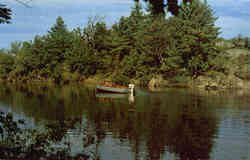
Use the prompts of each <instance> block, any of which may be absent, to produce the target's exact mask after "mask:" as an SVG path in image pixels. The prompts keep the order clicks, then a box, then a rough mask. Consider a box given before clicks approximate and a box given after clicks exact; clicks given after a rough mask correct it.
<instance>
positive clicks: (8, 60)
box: [0, 50, 14, 78]
mask: <svg viewBox="0 0 250 160" xmlns="http://www.w3.org/2000/svg"><path fill="white" fill-rule="evenodd" d="M13 68H14V57H13V56H11V55H9V54H7V53H4V51H3V50H2V51H1V50H0V78H7V76H8V73H10V72H11V71H12V70H13Z"/></svg>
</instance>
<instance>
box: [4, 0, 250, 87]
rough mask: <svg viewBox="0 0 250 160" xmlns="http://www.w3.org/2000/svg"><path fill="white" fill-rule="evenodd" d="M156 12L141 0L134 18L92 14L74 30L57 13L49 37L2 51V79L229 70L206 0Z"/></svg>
mask: <svg viewBox="0 0 250 160" xmlns="http://www.w3.org/2000/svg"><path fill="white" fill-rule="evenodd" d="M154 13H155V12H154V10H153V7H151V5H149V6H148V8H147V9H146V11H145V9H143V8H142V6H141V4H140V2H139V1H137V2H135V6H134V7H133V9H132V11H131V13H130V16H128V17H121V18H120V20H119V21H118V22H116V23H115V24H113V25H112V26H111V27H108V26H107V24H106V23H105V22H104V21H103V20H102V19H101V18H92V19H89V22H88V25H87V26H85V27H83V28H81V27H78V28H75V29H73V30H69V29H67V26H66V24H65V23H64V21H63V19H62V17H58V18H57V20H56V23H55V25H54V26H52V27H51V28H50V30H49V31H48V33H47V34H46V35H37V36H35V38H34V39H33V40H31V41H23V42H13V43H12V44H11V48H10V49H9V50H5V49H1V50H0V78H1V79H3V80H4V79H5V80H8V81H22V82H26V81H37V80H38V81H51V82H56V83H68V82H72V81H75V82H78V81H82V80H84V79H86V78H88V77H91V76H101V77H102V78H104V79H111V80H112V81H114V82H116V83H119V84H128V83H130V82H131V81H133V80H136V81H139V84H140V85H146V84H148V82H149V81H150V80H151V79H152V78H154V77H157V76H159V75H160V76H161V77H163V78H164V79H173V78H174V79H185V77H190V78H191V79H193V78H196V77H198V76H200V75H203V74H205V73H207V72H211V71H213V72H214V71H216V72H220V73H223V74H227V73H228V68H227V66H226V64H225V63H224V62H225V60H226V59H225V58H226V57H225V54H224V47H221V46H219V45H217V44H218V43H219V42H220V41H221V40H222V39H221V38H219V34H220V28H218V27H216V26H215V21H216V20H217V18H216V17H215V16H214V12H213V10H212V9H211V7H210V6H209V5H208V4H207V2H206V1H204V2H201V1H200V0H193V1H192V3H188V2H187V1H185V2H182V3H181V4H180V6H179V9H178V15H173V16H169V17H166V16H165V15H164V14H157V15H156V14H154ZM247 40H248V39H247ZM247 40H246V39H244V42H246V41H247ZM223 41H225V40H223ZM233 41H234V43H235V44H236V43H239V41H238V40H233ZM244 44H247V45H244V46H243V47H246V48H248V47H249V45H248V44H249V42H248V41H247V43H244Z"/></svg>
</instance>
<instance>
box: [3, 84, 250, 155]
mask: <svg viewBox="0 0 250 160" xmlns="http://www.w3.org/2000/svg"><path fill="white" fill-rule="evenodd" d="M0 111H3V112H11V113H13V115H14V118H15V119H25V120H26V122H27V125H28V127H30V128H43V127H44V126H45V125H46V124H50V123H53V122H54V121H60V122H64V121H65V120H68V119H74V120H76V121H77V123H72V125H74V126H75V127H74V128H71V129H68V130H66V131H65V132H66V133H65V137H64V141H67V142H69V143H70V145H71V154H72V155H74V154H78V153H81V152H83V151H84V152H86V151H90V152H92V153H93V154H94V155H98V156H100V159H102V160H118V159H120V160H141V159H143V160H144V159H150V160H158V159H162V160H175V159H181V160H210V159H211V160H237V159H240V160H249V159H250V92H249V94H248V93H243V92H236V91H232V92H227V93H224V94H220V95H214V94H201V93H197V92H195V91H193V90H188V89H163V90H162V91H158V92H152V91H149V90H146V89H137V90H136V95H135V96H134V97H129V96H127V95H119V96H117V95H100V94H98V95H96V94H95V90H94V86H79V85H75V86H65V87H45V86H38V85H36V86H20V85H19V86H13V85H6V84H1V85H0ZM86 135H91V136H92V137H93V138H92V139H86ZM89 141H92V143H93V144H92V145H91V146H88V148H85V145H86V143H87V142H89Z"/></svg>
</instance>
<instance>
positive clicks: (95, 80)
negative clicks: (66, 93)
mask: <svg viewBox="0 0 250 160" xmlns="http://www.w3.org/2000/svg"><path fill="white" fill-rule="evenodd" d="M174 78H176V77H174ZM103 80H111V81H112V79H110V78H107V77H106V78H105V76H103V75H102V76H100V75H96V76H91V77H88V78H82V79H80V80H78V81H70V80H66V81H64V80H61V81H60V82H59V83H56V82H55V81H53V80H52V79H43V80H36V79H26V78H25V80H23V79H21V80H20V79H15V80H13V79H12V80H9V79H0V82H1V83H10V84H21V83H22V84H34V85H37V84H39V85H62V86H63V85H68V84H92V85H97V84H99V83H101V82H102V81H103ZM130 83H133V84H135V85H136V86H139V87H141V88H148V89H150V90H158V89H161V88H193V89H198V90H201V91H227V90H232V89H233V90H250V81H247V80H242V79H240V78H238V77H236V76H234V75H220V76H217V77H209V76H198V77H197V78H191V77H182V80H180V81H174V80H173V77H172V78H170V79H163V78H162V76H161V75H158V76H155V77H154V78H152V79H151V80H150V81H149V82H148V83H147V84H146V85H145V84H144V85H143V84H142V83H141V81H140V80H139V79H132V80H131V82H130Z"/></svg>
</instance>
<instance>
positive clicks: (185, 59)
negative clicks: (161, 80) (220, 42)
mask: <svg viewBox="0 0 250 160" xmlns="http://www.w3.org/2000/svg"><path fill="white" fill-rule="evenodd" d="M216 19H217V18H215V17H213V10H212V9H211V8H210V6H209V5H208V4H207V2H206V1H205V2H201V1H200V0H193V2H192V3H191V4H184V3H182V4H181V9H180V13H179V15H178V16H177V17H171V18H170V20H169V23H171V24H172V26H174V30H173V31H172V32H171V33H172V35H171V36H170V37H172V39H171V40H170V41H171V43H172V44H173V43H175V44H177V45H176V47H175V48H176V51H175V53H173V54H174V55H179V56H180V57H181V61H178V63H179V65H180V66H181V67H182V68H185V69H187V70H188V71H189V73H191V74H192V75H199V74H201V73H202V72H205V71H208V70H209V69H215V68H214V64H215V60H214V59H215V58H216V57H217V55H218V52H219V51H218V49H216V41H217V39H218V35H219V34H220V32H219V29H220V28H218V27H216V26H215V21H216ZM173 37H174V38H173ZM171 51H173V48H170V49H169V50H168V51H167V53H168V54H170V53H171ZM169 56H170V55H169ZM166 60H168V58H167V59H166ZM166 64H167V62H166Z"/></svg>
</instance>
